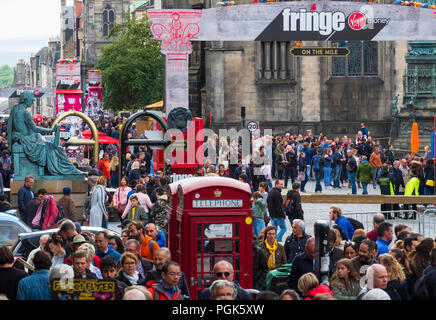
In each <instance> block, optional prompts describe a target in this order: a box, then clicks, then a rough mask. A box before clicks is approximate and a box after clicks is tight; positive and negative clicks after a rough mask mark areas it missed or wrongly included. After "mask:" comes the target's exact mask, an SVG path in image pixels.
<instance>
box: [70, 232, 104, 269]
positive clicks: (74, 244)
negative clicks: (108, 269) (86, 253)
mask: <svg viewBox="0 0 436 320" xmlns="http://www.w3.org/2000/svg"><path fill="white" fill-rule="evenodd" d="M84 243H89V242H88V241H86V239H85V237H84V236H83V235H81V234H77V235H75V236H74V238H73V240H72V241H71V242H70V247H71V248H72V251H73V252H71V254H70V255H69V257H68V258H66V259H65V263H66V264H68V265H72V264H73V260H72V255H73V253H74V252H76V251H77V249H79V247H80V246H81V245H82V244H84ZM100 261H101V259H100V257H98V256H97V255H94V258H93V263H94V265H95V266H96V267H97V268H100Z"/></svg>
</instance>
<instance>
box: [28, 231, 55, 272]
mask: <svg viewBox="0 0 436 320" xmlns="http://www.w3.org/2000/svg"><path fill="white" fill-rule="evenodd" d="M48 239H50V235H48V234H43V235H42V236H41V237H40V238H39V247H38V248H36V249H33V250H32V251H30V253H29V256H28V257H27V263H28V264H30V265H32V266H33V257H34V256H35V253H37V252H38V251H39V250H44V247H45V245H46V244H47V241H48ZM25 271H26V272H29V270H28V269H27V268H25Z"/></svg>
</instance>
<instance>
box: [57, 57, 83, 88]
mask: <svg viewBox="0 0 436 320" xmlns="http://www.w3.org/2000/svg"><path fill="white" fill-rule="evenodd" d="M56 89H58V90H77V89H80V63H57V64H56Z"/></svg>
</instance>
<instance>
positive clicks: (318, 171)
mask: <svg viewBox="0 0 436 320" xmlns="http://www.w3.org/2000/svg"><path fill="white" fill-rule="evenodd" d="M321 152H322V151H321V148H318V149H316V155H314V156H313V157H312V168H313V172H314V173H315V179H316V186H315V193H321V192H322V187H321V179H322V173H323V168H324V160H323V159H322V156H321Z"/></svg>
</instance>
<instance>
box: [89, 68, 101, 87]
mask: <svg viewBox="0 0 436 320" xmlns="http://www.w3.org/2000/svg"><path fill="white" fill-rule="evenodd" d="M88 83H89V86H90V87H100V86H101V85H102V83H101V71H100V70H88Z"/></svg>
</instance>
